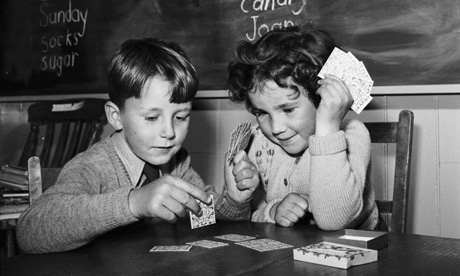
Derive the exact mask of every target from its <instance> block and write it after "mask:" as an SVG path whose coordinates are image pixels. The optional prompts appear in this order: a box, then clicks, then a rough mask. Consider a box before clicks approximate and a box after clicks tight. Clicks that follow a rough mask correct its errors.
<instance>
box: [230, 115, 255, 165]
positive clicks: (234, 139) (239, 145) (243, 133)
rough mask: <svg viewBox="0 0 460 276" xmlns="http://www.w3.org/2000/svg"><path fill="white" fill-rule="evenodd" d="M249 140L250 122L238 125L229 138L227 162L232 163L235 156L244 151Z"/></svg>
mask: <svg viewBox="0 0 460 276" xmlns="http://www.w3.org/2000/svg"><path fill="white" fill-rule="evenodd" d="M250 140H251V121H245V122H242V123H240V124H239V125H238V127H237V128H236V129H235V130H234V131H233V132H232V134H231V136H230V145H229V149H228V162H232V160H233V158H234V157H235V155H236V154H237V153H238V152H239V151H240V150H244V149H246V147H247V146H248V144H249V141H250Z"/></svg>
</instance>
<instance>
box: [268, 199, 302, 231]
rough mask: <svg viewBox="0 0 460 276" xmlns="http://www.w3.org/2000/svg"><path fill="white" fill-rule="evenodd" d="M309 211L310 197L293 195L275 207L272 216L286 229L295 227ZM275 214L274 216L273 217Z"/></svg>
mask: <svg viewBox="0 0 460 276" xmlns="http://www.w3.org/2000/svg"><path fill="white" fill-rule="evenodd" d="M307 210H308V195H306V194H298V193H291V194H288V195H287V196H286V197H284V199H283V200H282V201H281V202H280V203H278V204H277V205H275V206H273V207H272V209H271V212H270V213H271V215H272V217H274V218H273V219H274V220H275V222H276V223H277V224H279V225H281V226H284V227H290V226H293V225H294V224H295V223H296V222H297V221H298V220H299V219H301V218H302V217H303V216H305V214H306V213H307ZM273 213H274V215H273Z"/></svg>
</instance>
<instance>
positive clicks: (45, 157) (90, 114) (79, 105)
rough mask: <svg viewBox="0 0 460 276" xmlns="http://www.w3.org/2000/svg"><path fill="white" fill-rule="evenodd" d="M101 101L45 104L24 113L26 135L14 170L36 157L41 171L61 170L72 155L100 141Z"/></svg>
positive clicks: (102, 103) (103, 115)
mask: <svg viewBox="0 0 460 276" xmlns="http://www.w3.org/2000/svg"><path fill="white" fill-rule="evenodd" d="M106 101H107V100H105V99H92V98H88V99H73V100H60V101H51V102H50V101H45V102H37V103H34V104H32V105H31V106H30V107H29V109H28V116H29V118H28V121H29V124H30V131H29V134H28V137H27V142H26V145H25V147H24V150H23V152H22V155H21V158H20V160H19V163H18V166H19V167H23V168H26V167H27V160H28V159H29V158H30V157H32V156H39V157H40V160H41V165H42V166H43V167H45V168H56V167H63V165H64V164H65V163H66V162H67V161H69V160H70V159H71V158H72V157H74V156H75V155H76V154H78V153H80V152H82V151H84V150H86V149H87V148H88V147H90V146H91V145H92V144H94V143H95V142H97V141H98V140H99V139H100V134H101V132H102V127H103V125H104V124H105V123H106V122H107V121H106V117H105V111H104V104H105V103H106Z"/></svg>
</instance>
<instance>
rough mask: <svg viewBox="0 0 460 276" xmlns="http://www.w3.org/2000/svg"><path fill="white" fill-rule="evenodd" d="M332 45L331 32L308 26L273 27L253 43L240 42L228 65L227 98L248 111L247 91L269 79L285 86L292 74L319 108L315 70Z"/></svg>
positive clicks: (325, 57) (324, 59)
mask: <svg viewBox="0 0 460 276" xmlns="http://www.w3.org/2000/svg"><path fill="white" fill-rule="evenodd" d="M334 47H338V46H337V45H336V43H335V42H334V39H333V38H332V37H331V35H330V34H328V33H327V32H325V31H321V30H315V29H314V28H313V27H312V26H310V25H308V26H304V29H303V30H302V29H301V28H300V27H298V26H293V27H287V28H284V29H277V30H273V31H270V32H268V33H266V34H265V35H263V36H262V37H261V38H260V39H258V40H257V41H256V42H254V43H250V42H247V41H241V42H240V43H239V45H238V46H237V49H236V51H235V55H236V57H235V59H234V60H232V61H231V62H230V64H229V66H228V83H227V84H228V88H229V97H230V100H232V101H234V102H244V103H245V104H246V107H247V108H248V110H249V111H251V103H250V102H249V99H248V93H250V92H254V91H255V90H256V89H259V88H262V87H263V86H264V84H265V82H266V81H269V80H273V81H275V82H276V84H277V85H278V86H280V87H284V88H287V87H288V84H287V81H286V80H287V78H288V77H292V79H293V80H294V81H295V82H296V83H297V84H298V85H301V86H303V87H304V88H305V89H306V90H307V91H308V95H305V96H308V98H309V99H310V100H311V101H312V102H313V103H314V105H315V107H318V105H319V102H320V100H321V98H320V97H319V96H318V95H316V90H317V89H318V73H319V71H320V70H321V68H322V67H323V65H324V63H325V62H326V60H327V58H328V57H329V55H330V54H331V53H332V51H333V50H334Z"/></svg>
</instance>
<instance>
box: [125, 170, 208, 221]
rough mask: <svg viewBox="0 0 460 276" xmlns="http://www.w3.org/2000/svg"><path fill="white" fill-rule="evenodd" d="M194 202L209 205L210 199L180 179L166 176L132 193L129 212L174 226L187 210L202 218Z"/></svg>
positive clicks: (198, 189) (204, 193)
mask: <svg viewBox="0 0 460 276" xmlns="http://www.w3.org/2000/svg"><path fill="white" fill-rule="evenodd" d="M195 199H198V200H200V201H202V202H204V203H209V202H210V200H211V199H210V197H209V195H208V194H207V193H206V192H204V191H203V190H201V189H200V188H198V187H197V186H195V185H193V184H191V183H189V182H187V181H185V180H183V179H182V178H179V177H175V176H170V175H166V176H163V177H161V178H158V179H157V180H155V181H153V182H151V183H149V184H147V185H144V186H142V187H141V188H139V189H134V190H132V191H131V193H130V194H129V208H130V210H131V213H132V214H133V216H134V217H136V218H142V217H153V218H161V219H164V220H166V221H169V222H175V221H176V220H177V217H184V216H185V215H186V214H187V210H191V211H192V212H193V213H194V214H196V215H197V216H201V209H200V206H199V205H198V203H197V202H196V200H195Z"/></svg>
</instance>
